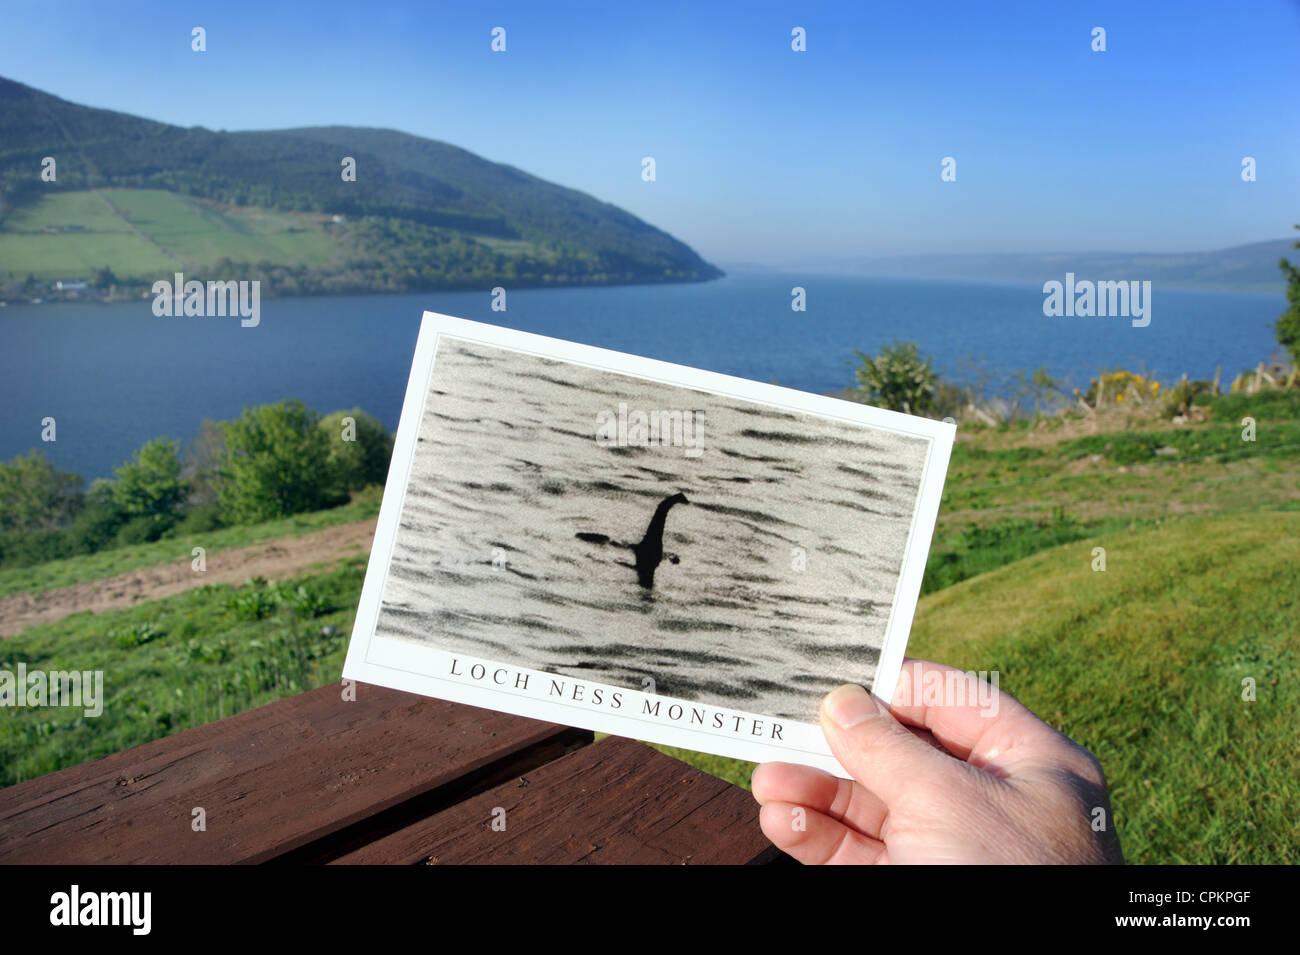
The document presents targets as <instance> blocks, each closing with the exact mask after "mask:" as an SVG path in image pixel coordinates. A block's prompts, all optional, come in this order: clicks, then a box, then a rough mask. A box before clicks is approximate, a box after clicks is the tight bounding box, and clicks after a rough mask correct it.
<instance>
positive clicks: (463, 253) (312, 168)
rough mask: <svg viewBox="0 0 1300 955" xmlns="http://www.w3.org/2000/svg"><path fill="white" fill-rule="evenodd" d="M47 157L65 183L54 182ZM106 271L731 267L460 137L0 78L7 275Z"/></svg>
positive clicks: (475, 273) (405, 272) (320, 282)
mask: <svg viewBox="0 0 1300 955" xmlns="http://www.w3.org/2000/svg"><path fill="white" fill-rule="evenodd" d="M47 156H49V157H53V158H54V159H55V161H56V163H57V179H56V180H55V181H54V182H45V181H42V179H41V177H40V171H41V168H42V167H41V163H42V159H43V158H44V157H47ZM344 157H351V158H352V159H354V160H355V162H356V181H354V182H345V181H343V179H342V178H341V176H340V172H341V169H342V166H341V160H342V159H343V158H344ZM105 268H106V269H108V270H110V271H111V272H112V277H113V278H114V279H116V280H117V284H118V285H120V286H121V287H122V288H124V289H129V290H131V291H132V292H135V291H138V290H139V289H138V287H147V286H148V285H149V284H151V283H152V282H153V281H154V280H156V279H157V278H159V277H161V274H165V273H166V272H167V271H168V270H171V269H175V268H185V269H188V270H190V271H191V272H194V273H201V272H204V271H215V272H219V273H220V274H221V277H223V278H260V279H262V280H263V282H264V283H266V285H267V286H268V287H267V292H268V293H270V294H274V293H276V292H282V293H286V292H287V293H324V292H356V291H414V290H420V289H437V288H469V287H483V286H484V285H485V284H487V283H489V282H502V283H504V284H507V285H514V286H516V287H517V286H525V285H534V286H536V285H553V284H554V285H559V284H606V283H620V282H665V281H700V280H706V279H711V278H716V277H717V276H719V275H721V274H722V273H721V272H720V271H719V270H718V269H716V268H715V267H713V266H712V265H710V264H708V263H707V262H705V261H704V260H703V259H701V258H700V257H699V256H698V255H697V254H696V253H695V252H694V251H692V250H691V249H690V248H689V247H688V246H686V245H684V244H683V243H681V242H679V241H677V240H676V239H674V238H673V237H672V236H670V235H668V234H667V233H665V232H663V231H661V230H659V229H656V228H654V227H653V226H651V225H649V224H647V223H645V222H643V221H641V220H640V219H638V218H636V217H635V216H633V215H631V214H629V213H627V212H625V211H623V210H621V209H619V208H617V207H615V206H612V205H610V204H609V203H604V202H600V201H598V200H596V199H594V198H592V197H590V196H588V195H585V194H583V193H581V192H577V191H576V190H573V189H567V188H564V187H561V186H557V185H554V184H552V183H548V182H546V181H544V180H542V179H538V178H537V177H536V176H532V175H529V174H528V173H525V172H522V171H521V170H518V169H515V168H513V167H511V166H505V165H501V164H498V163H493V162H490V161H488V160H485V159H482V158H481V157H478V156H475V155H474V154H472V153H469V152H467V151H465V150H463V149H459V148H457V147H455V146H451V145H449V144H447V143H441V142H435V141H433V140H427V139H422V138H420V137H418V136H411V135H408V134H406V133H400V132H396V131H393V130H383V129H363V128H352V127H326V128H318V129H297V130H283V131H268V132H235V133H230V132H225V131H216V132H214V131H212V130H207V129H203V128H201V127H192V128H189V129H185V128H182V127H178V126H171V125H168V124H165V123H157V122H153V121H151V120H146V119H141V118H138V117H134V116H129V115H126V114H123V113H116V112H112V111H109V110H102V109H92V108H89V107H84V106H78V105H76V104H73V103H68V102H66V101H64V100H61V99H59V98H57V97H54V96H50V95H48V94H45V93H42V92H40V91H39V90H34V89H32V88H30V87H27V86H24V85H22V84H20V83H15V82H12V81H10V80H5V79H3V78H0V283H8V285H9V286H10V292H11V294H12V293H13V291H14V289H13V283H14V282H16V281H19V280H24V279H26V278H27V276H28V275H32V276H34V277H36V278H37V279H48V278H71V277H80V278H85V279H93V278H94V273H95V272H97V271H98V270H100V269H105ZM197 277H202V276H201V275H199V276H197Z"/></svg>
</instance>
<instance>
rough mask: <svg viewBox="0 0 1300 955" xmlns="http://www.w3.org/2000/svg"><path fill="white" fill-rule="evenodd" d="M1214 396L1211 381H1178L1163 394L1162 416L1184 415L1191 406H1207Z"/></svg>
mask: <svg viewBox="0 0 1300 955" xmlns="http://www.w3.org/2000/svg"><path fill="white" fill-rule="evenodd" d="M1214 395H1215V390H1214V382H1212V381H1180V382H1179V383H1178V384H1176V385H1174V386H1173V387H1172V388H1170V389H1169V391H1168V392H1167V393H1166V394H1165V403H1164V408H1163V409H1162V410H1163V412H1164V416H1165V417H1166V418H1172V417H1174V416H1175V415H1185V414H1187V412H1188V410H1189V409H1190V408H1191V407H1192V405H1208V404H1209V403H1210V402H1211V401H1212V400H1213V398H1214Z"/></svg>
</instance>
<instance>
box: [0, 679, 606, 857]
mask: <svg viewBox="0 0 1300 955" xmlns="http://www.w3.org/2000/svg"><path fill="white" fill-rule="evenodd" d="M590 739H591V735H590V734H589V733H586V732H585V731H580V730H574V729H570V728H568V727H563V726H558V725H556V724H553V723H543V722H538V721H535V720H528V719H524V718H522V717H517V716H509V715H506V714H502V713H496V712H493V711H490V710H483V709H478V708H476V707H470V706H464V705H461V704H457V703H449V702H446V701H443V700H434V699H429V698H426V697H422V696H417V695H415V694H410V693H401V692H398V691H395V690H389V689H384V688H381V687H377V686H370V685H366V684H361V685H359V686H358V687H357V699H356V700H355V701H353V702H344V701H343V700H342V699H341V694H340V688H339V687H338V686H335V685H331V686H326V687H321V688H320V689H318V690H313V691H311V692H308V693H303V694H299V695H298V696H295V697H292V698H290V699H286V700H280V701H278V702H276V703H272V704H269V705H267V706H262V707H258V708H257V709H253V710H248V711H246V712H244V713H240V714H237V715H235V716H231V717H228V718H226V719H223V720H219V721H217V722H215V723H210V724H207V725H205V726H200V727H197V728H195V729H192V730H187V731H185V732H183V733H178V734H176V735H173V736H169V737H165V738H163V739H159V740H155V741H153V742H151V743H146V744H145V745H143V746H138V747H135V748H134V749H130V750H126V751H124V752H121V753H117V754H114V755H112V756H108V757H105V758H104V759H99V760H95V761H93V762H89V763H85V764H82V765H80V766H75V767H72V768H70V769H66V770H62V771H60V772H57V773H51V774H50V775H47V776H42V777H40V778H37V779H33V780H30V781H28V782H24V783H20V784H18V785H16V786H11V787H9V788H7V789H3V790H0V863H10V864H12V863H110V862H111V863H200V864H202V863H247V862H264V861H268V860H272V859H276V858H285V859H295V860H296V861H323V860H325V859H328V858H330V857H332V856H334V855H337V854H339V853H340V852H343V851H346V850H347V849H348V848H350V847H351V846H352V845H355V844H360V843H364V842H366V841H369V839H372V838H375V837H377V836H381V835H383V834H384V833H385V832H386V831H391V830H393V829H397V828H399V827H400V826H402V825H404V824H406V823H407V822H408V821H409V818H408V817H415V818H418V817H421V816H423V815H427V814H428V812H429V811H431V810H433V809H437V808H440V807H442V806H445V805H449V804H451V803H454V802H455V801H456V800H458V799H462V798H465V796H467V795H470V794H472V793H473V792H475V791H478V790H481V789H483V788H486V787H487V786H489V785H494V784H496V783H498V782H499V781H500V780H501V779H504V778H508V777H513V776H515V775H517V774H520V773H526V772H527V771H529V770H530V769H532V768H533V767H535V766H537V765H539V764H542V763H545V762H547V761H548V760H552V759H554V758H556V757H557V756H560V755H562V754H563V753H564V752H566V751H568V750H569V749H572V748H573V747H575V746H581V745H582V744H584V743H585V742H587V741H589V740H590ZM196 807H202V808H203V809H204V810H205V812H206V824H207V829H206V831H204V832H195V831H194V830H193V829H192V828H191V822H192V819H193V815H192V811H193V810H194V809H195V808H196Z"/></svg>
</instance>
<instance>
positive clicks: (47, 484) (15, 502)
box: [0, 448, 85, 531]
mask: <svg viewBox="0 0 1300 955" xmlns="http://www.w3.org/2000/svg"><path fill="white" fill-rule="evenodd" d="M83 483H84V482H83V480H82V478H81V476H80V475H77V474H72V473H70V472H68V471H60V470H59V469H58V468H56V467H55V466H54V465H53V464H51V463H50V462H49V459H47V458H46V457H45V451H44V450H42V449H41V448H33V449H32V450H31V451H29V452H28V453H27V454H20V455H18V456H17V457H15V458H13V459H12V460H10V461H5V462H3V463H0V530H19V531H25V530H54V529H57V528H59V527H63V526H65V525H66V524H67V523H68V522H69V521H70V520H72V518H73V517H75V516H76V514H77V512H78V511H80V510H81V507H82V504H83V503H84V500H85V496H84V495H83V494H82V491H81V486H82V484H83Z"/></svg>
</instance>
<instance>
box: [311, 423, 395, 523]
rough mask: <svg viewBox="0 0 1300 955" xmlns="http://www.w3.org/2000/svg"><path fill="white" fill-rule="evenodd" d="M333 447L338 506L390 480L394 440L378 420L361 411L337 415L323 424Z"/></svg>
mask: <svg viewBox="0 0 1300 955" xmlns="http://www.w3.org/2000/svg"><path fill="white" fill-rule="evenodd" d="M320 429H321V431H322V432H323V433H324V435H325V438H326V440H327V442H328V446H329V469H330V477H331V485H330V498H331V499H332V500H333V501H335V502H338V503H342V502H343V501H346V500H347V499H348V492H350V491H359V490H361V489H362V488H364V487H366V486H367V485H370V484H379V485H382V484H383V483H384V482H385V481H386V480H387V479H388V461H389V458H391V457H392V454H393V437H392V435H390V434H389V433H388V431H387V429H385V428H384V426H383V425H382V424H380V423H379V420H378V419H377V418H374V417H372V416H371V415H368V414H366V413H365V412H364V411H362V410H361V409H360V408H353V409H352V410H351V411H336V412H334V413H333V414H331V415H326V416H325V417H324V418H322V419H321V421H320Z"/></svg>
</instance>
